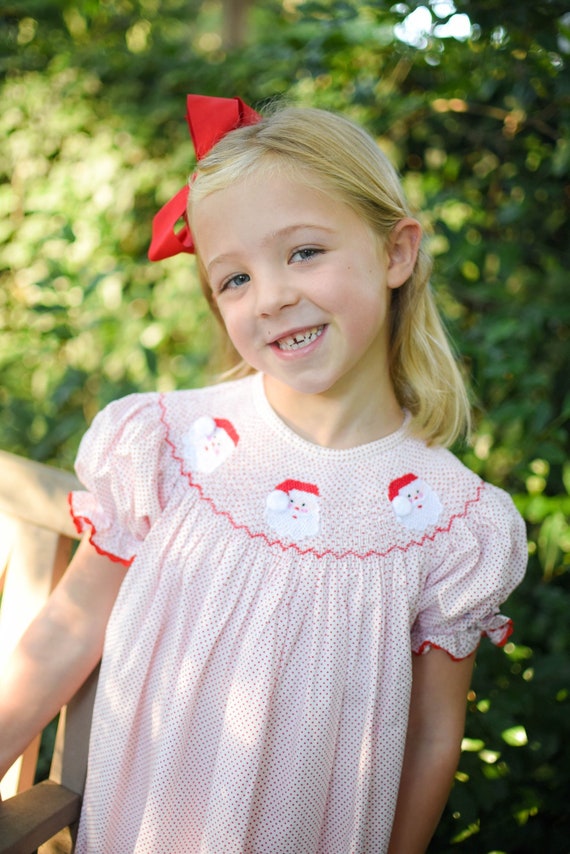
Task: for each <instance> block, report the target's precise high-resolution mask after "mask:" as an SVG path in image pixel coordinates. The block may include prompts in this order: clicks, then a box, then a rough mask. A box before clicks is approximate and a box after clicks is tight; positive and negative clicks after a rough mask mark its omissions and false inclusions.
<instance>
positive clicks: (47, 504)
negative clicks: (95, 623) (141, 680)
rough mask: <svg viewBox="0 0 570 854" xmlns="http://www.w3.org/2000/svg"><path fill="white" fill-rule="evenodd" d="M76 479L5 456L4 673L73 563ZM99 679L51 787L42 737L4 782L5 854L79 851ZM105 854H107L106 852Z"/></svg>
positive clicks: (67, 716)
mask: <svg viewBox="0 0 570 854" xmlns="http://www.w3.org/2000/svg"><path fill="white" fill-rule="evenodd" d="M78 486H79V484H78V481H77V480H76V478H75V477H74V476H73V475H71V474H69V473H68V472H63V471H60V470H58V469H55V468H52V467H50V466H46V465H42V464H40V463H35V462H31V461H30V460H25V459H22V458H21V457H17V456H15V455H13V454H8V453H6V452H5V451H0V592H1V593H2V601H1V603H0V667H1V666H2V664H3V662H4V661H5V660H6V658H7V656H8V655H9V653H10V651H11V649H12V648H13V646H14V645H15V643H16V642H17V640H18V638H19V637H20V635H21V634H22V632H23V631H24V629H25V628H26V626H27V625H28V623H29V622H30V620H31V619H32V618H33V616H34V615H35V614H36V613H37V611H38V610H39V609H40V608H41V606H42V604H43V603H44V602H45V600H46V598H47V597H48V596H49V594H50V591H51V590H52V589H53V587H54V586H55V585H56V584H57V582H58V580H59V579H60V578H61V576H62V574H63V573H64V572H65V568H66V566H67V564H68V562H69V558H70V555H71V553H72V548H73V543H74V540H76V539H77V536H78V535H77V533H76V531H75V528H74V526H73V522H72V520H71V517H70V515H69V511H68V505H67V495H68V493H69V492H70V490H73V489H77V488H78ZM96 682H97V673H94V674H92V676H91V677H90V678H89V679H88V680H87V682H86V683H85V684H84V685H83V687H82V688H81V689H80V691H79V692H78V693H77V694H76V696H75V697H74V698H73V700H72V701H71V702H70V703H69V704H68V705H67V707H66V708H64V709H62V711H61V712H60V716H59V723H58V729H57V736H56V743H55V749H54V752H53V757H52V762H51V770H50V775H49V780H46V781H43V782H41V783H39V784H37V785H33V784H34V778H35V773H36V764H37V759H38V751H39V745H40V737H38V738H37V739H35V741H34V742H33V743H32V744H31V745H30V746H29V747H28V748H27V750H26V751H25V753H24V754H23V756H22V757H21V758H20V759H19V760H18V761H17V762H16V763H15V764H14V765H13V766H12V768H11V769H10V771H9V772H8V773H7V774H6V776H5V777H4V779H3V780H2V785H1V792H2V798H3V803H2V804H0V854H29V853H30V852H35V851H36V850H37V851H39V852H41V854H56V852H57V854H63V852H66V854H67V852H71V851H73V846H74V839H75V833H76V831H77V823H78V819H79V811H80V808H81V795H82V792H83V787H84V783H85V774H86V769H87V751H88V741H89V730H90V727H91V713H92V707H93V699H94V696H95V688H96ZM102 854H103V852H102Z"/></svg>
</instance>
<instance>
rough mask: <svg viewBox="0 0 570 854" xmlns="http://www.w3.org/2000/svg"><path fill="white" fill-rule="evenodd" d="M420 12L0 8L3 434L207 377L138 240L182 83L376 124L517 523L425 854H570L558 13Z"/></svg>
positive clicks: (162, 275)
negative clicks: (518, 543)
mask: <svg viewBox="0 0 570 854" xmlns="http://www.w3.org/2000/svg"><path fill="white" fill-rule="evenodd" d="M420 5H421V4H420V2H419V0H418V2H415V0H409V2H407V3H401V4H397V5H391V4H388V3H384V2H377V1H376V2H374V0H370V2H366V3H363V2H357V0H344V1H343V0H311V2H298V0H286V2H283V3H280V2H277V0H270V2H267V3H260V4H257V5H256V6H254V8H253V9H252V12H251V14H250V20H249V28H248V33H249V36H248V39H247V43H246V44H245V45H243V46H242V47H241V48H240V49H235V50H233V51H232V52H228V51H227V50H226V49H225V48H224V45H223V43H222V39H221V37H220V35H219V33H220V31H221V21H220V14H221V7H220V4H219V3H216V2H213V0H211V2H202V3H201V2H198V0H186V2H183V0H105V2H101V3H96V2H93V0H82V2H77V3H73V4H72V3H67V2H66V3H56V2H55V0H52V2H45V0H42V2H39V0H28V2H27V3H26V4H19V3H17V2H16V3H12V4H11V5H10V7H9V8H6V9H4V10H3V11H2V12H1V13H0V15H1V16H2V20H1V22H0V73H1V74H2V82H1V87H2V88H1V99H2V110H1V111H0V175H1V178H2V184H1V185H0V210H1V212H2V214H3V216H2V218H1V219H0V277H1V278H0V285H1V287H0V317H1V319H2V325H3V333H2V337H1V338H0V371H1V376H2V387H1V389H0V405H1V408H2V415H1V419H0V446H2V447H4V448H7V449H9V450H13V451H15V452H17V453H21V454H25V455H28V456H31V457H33V458H36V459H39V460H46V461H53V462H56V463H57V464H59V465H63V466H67V467H70V466H71V465H72V462H73V458H74V456H75V452H76V449H77V444H78V442H79V439H80V437H81V435H82V433H83V432H84V429H85V427H86V425H87V423H88V422H89V421H90V419H91V417H92V416H93V414H94V413H95V411H97V410H98V409H99V408H100V407H101V406H102V405H103V404H105V403H106V402H107V401H109V400H111V399H113V398H116V397H119V396H120V395H122V394H125V393H127V392H129V391H134V390H144V389H151V388H157V387H158V388H161V389H168V388H175V387H184V386H191V385H197V384H199V383H203V382H205V381H207V380H208V377H209V374H208V371H207V363H208V353H209V351H210V349H211V337H212V332H211V329H210V324H209V320H208V316H207V312H206V308H205V306H204V304H203V301H202V299H201V297H200V295H199V293H198V289H197V286H196V281H195V276H194V272H193V268H192V262H191V260H189V259H188V258H187V257H185V258H176V259H172V260H169V261H167V262H165V263H163V264H160V265H150V264H148V263H147V261H146V257H145V256H146V248H147V246H148V242H149V237H150V221H151V218H152V215H153V214H154V212H155V211H156V210H157V209H158V207H159V206H160V205H161V204H162V203H163V202H164V201H166V200H167V199H168V198H169V197H170V196H171V195H172V194H173V193H174V192H175V191H176V190H177V189H178V188H179V187H180V186H181V184H182V182H183V181H184V180H185V178H186V176H187V175H188V173H189V172H190V171H191V169H192V150H191V144H190V142H189V140H188V136H187V131H186V127H185V123H184V120H183V115H184V95H185V94H186V92H189V91H194V92H204V93H207V94H212V95H222V96H229V95H232V94H234V93H235V94H240V95H241V96H242V97H244V98H245V99H246V100H247V101H249V102H250V103H253V104H254V105H256V106H263V104H264V103H266V102H268V101H271V100H272V99H274V98H276V97H283V96H286V97H287V98H289V99H290V100H292V101H293V102H297V103H302V104H308V103H310V104H313V105H316V106H321V107H325V108H330V109H335V110H339V111H341V112H343V113H345V114H346V115H348V116H349V117H352V118H354V119H355V120H357V121H360V122H363V123H364V124H366V125H367V126H368V127H369V128H370V129H371V130H372V132H373V133H374V134H375V135H376V136H377V138H378V141H379V144H380V145H381V146H382V147H383V148H384V149H385V150H386V151H387V153H388V154H389V155H390V156H391V157H392V159H393V160H394V162H395V163H396V164H397V165H398V167H399V168H400V170H401V171H402V174H403V178H404V182H405V185H406V189H407V191H408V195H409V197H410V199H411V201H412V202H413V204H414V205H415V206H416V207H417V208H418V209H419V210H420V211H421V214H420V216H421V218H422V221H423V224H424V226H425V228H426V232H427V239H428V241H429V244H430V246H431V249H432V251H433V254H434V256H435V260H436V266H435V273H434V287H435V290H436V294H437V296H438V299H439V302H440V305H441V307H442V310H443V313H444V316H445V318H446V321H447V323H448V326H449V328H450V331H451V333H452V335H453V337H454V339H455V340H456V342H457V344H458V350H459V351H460V352H461V355H462V358H463V360H464V362H465V365H466V368H467V370H468V371H469V373H470V374H471V376H472V377H473V395H474V403H475V406H476V412H477V423H476V429H475V433H474V436H473V441H472V443H471V444H470V445H469V446H468V447H463V448H460V449H459V451H460V453H461V456H462V457H463V458H464V459H465V461H466V462H467V464H468V465H470V466H471V467H472V468H473V469H474V470H475V471H477V472H479V473H480V474H481V476H483V477H485V478H486V479H488V480H491V481H492V482H494V483H498V484H499V485H501V486H504V487H506V488H508V489H509V490H510V491H511V492H512V493H513V494H514V496H515V500H516V502H517V505H518V506H519V509H520V510H521V512H522V513H523V515H524V516H525V518H526V520H527V522H528V532H529V550H530V557H531V562H530V568H529V573H528V576H527V578H526V580H525V582H524V584H523V585H522V586H521V588H520V589H519V590H518V591H517V592H516V593H515V594H514V595H513V596H512V597H511V601H510V602H509V603H508V605H507V607H506V611H507V612H510V613H512V615H513V617H514V618H515V627H516V628H515V634H514V635H513V638H512V641H513V642H512V643H509V644H508V645H507V647H506V648H505V650H504V651H503V652H497V651H496V650H494V649H492V648H491V647H490V645H489V644H483V645H482V647H481V650H480V654H479V657H478V664H477V668H476V674H475V681H474V686H473V692H472V694H471V695H470V696H471V699H470V702H469V711H468V717H467V732H466V741H465V750H464V752H463V755H462V761H461V765H460V769H459V772H458V779H457V782H456V785H455V787H454V790H453V792H452V796H451V800H450V805H449V808H448V810H447V811H446V813H445V816H444V819H443V821H442V824H441V826H440V828H439V830H438V832H437V836H436V838H435V840H434V842H433V845H432V846H431V848H430V851H433V852H434V854H435V853H436V852H437V854H447V852H453V851H459V852H465V854H481V852H498V851H501V852H509V854H518V853H519V852H521V854H523V852H529V854H530V852H534V851H536V850H537V849H542V850H545V851H548V852H549V854H567V852H568V842H567V840H568V839H569V838H570V827H569V819H568V810H567V805H566V800H565V799H566V796H567V792H568V788H569V779H568V775H569V770H568V769H569V768H570V756H569V755H568V743H569V741H570V739H569V734H570V733H569V724H568V720H569V707H568V706H569V702H570V699H569V694H568V692H569V690H570V688H569V686H570V672H569V669H570V665H569V662H570V654H569V653H570V650H569V642H570V641H569V639H570V631H569V629H568V620H567V614H568V613H569V612H570V589H569V583H570V582H569V578H570V576H569V572H568V566H569V563H570V526H569V524H568V519H569V516H570V466H569V464H568V463H567V462H566V461H567V458H568V416H569V414H570V387H569V382H568V375H569V371H568V359H567V352H568V340H569V325H570V324H569V319H570V317H569V315H570V301H569V299H568V295H567V288H568V285H567V270H568V268H569V267H570V247H569V244H568V239H567V223H568V209H569V205H570V178H569V173H570V143H569V141H568V140H569V134H568V131H569V126H570V77H569V75H568V70H567V65H568V62H569V61H570V60H569V57H570V18H569V16H568V14H567V7H566V4H563V3H561V2H559V0H548V2H547V0H537V2H535V3H532V4H531V3H525V2H524V0H523V2H519V3H510V4H508V9H507V8H505V5H504V3H499V2H498V0H455V7H456V8H455V11H456V12H457V13H463V14H467V15H468V16H469V19H470V22H471V34H470V36H469V37H461V38H454V37H452V36H450V35H445V29H444V30H443V31H442V29H441V27H444V26H445V25H446V24H447V23H448V22H449V21H450V20H453V16H454V14H455V13H454V10H453V8H452V7H451V6H450V4H447V5H446V4H441V3H440V4H439V5H438V4H436V3H435V2H433V3H432V4H431V7H430V8H431V22H430V25H429V26H428V27H426V28H425V31H424V32H423V33H422V32H418V31H417V30H416V32H415V34H414V35H412V36H408V37H407V42H406V41H404V40H402V39H403V32H404V31H403V30H401V29H400V30H398V32H399V34H400V36H401V38H400V39H398V38H397V37H396V35H395V31H394V27H395V25H397V24H402V21H404V20H407V21H408V23H409V20H410V18H409V15H410V13H412V12H413V11H414V10H415V9H416V7H419V6H420ZM425 11H427V7H424V20H425ZM438 13H439V16H438Z"/></svg>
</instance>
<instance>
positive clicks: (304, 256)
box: [290, 246, 323, 262]
mask: <svg viewBox="0 0 570 854" xmlns="http://www.w3.org/2000/svg"><path fill="white" fill-rule="evenodd" d="M322 253H323V250H322V249H315V248H314V246H305V247H303V249H297V250H296V251H295V252H293V254H292V255H291V259H290V261H293V262H294V261H301V262H303V261H310V260H311V258H314V257H315V255H321V254H322Z"/></svg>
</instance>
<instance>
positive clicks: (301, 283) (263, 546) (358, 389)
mask: <svg viewBox="0 0 570 854" xmlns="http://www.w3.org/2000/svg"><path fill="white" fill-rule="evenodd" d="M188 108H189V124H190V129H191V132H192V134H193V137H194V140H195V143H196V148H197V155H198V160H199V162H198V169H197V172H196V174H195V175H194V177H193V179H192V182H191V190H190V193H189V194H188V190H184V191H181V193H179V194H178V195H177V196H176V197H175V199H173V200H172V201H171V202H170V203H169V204H168V205H167V206H166V207H165V209H163V211H161V213H160V214H159V215H158V216H157V219H156V222H155V235H154V240H153V244H152V247H151V257H153V258H162V257H166V256H168V255H171V254H173V253H174V252H178V251H184V252H192V251H194V250H195V251H196V256H197V261H198V268H199V271H200V277H201V280H202V284H203V287H204V289H205V292H206V295H207V298H208V300H209V302H210V304H211V306H212V309H213V311H214V312H215V313H216V315H217V316H218V317H219V318H220V319H221V320H222V322H223V325H224V328H225V330H226V331H227V335H228V336H229V340H230V341H231V344H232V345H233V348H234V349H235V352H236V354H237V359H238V360H239V359H241V361H240V362H239V365H238V373H240V374H241V376H240V377H239V378H237V379H233V380H231V381H228V382H225V383H223V384H221V385H218V386H215V387H211V388H205V389H201V390H199V391H179V392H173V393H169V394H138V395H132V396H130V397H128V398H126V399H123V400H119V401H117V402H115V403H114V404H111V405H110V406H109V407H107V408H106V409H105V410H104V411H103V412H102V413H101V414H100V415H99V416H98V417H97V418H96V419H95V421H94V423H93V425H92V427H91V429H90V430H89V431H88V433H87V434H86V436H85V437H84V440H83V442H82V445H81V448H80V451H79V455H78V461H77V471H78V474H79V476H80V478H81V480H82V482H83V484H84V485H85V487H86V490H87V491H86V492H82V493H76V494H74V495H73V496H72V498H71V507H72V513H73V515H74V518H75V520H76V524H77V526H78V528H79V529H80V530H85V531H87V532H88V535H87V537H86V538H85V539H84V540H83V541H82V543H81V545H80V547H79V549H78V552H77V554H76V556H75V558H74V560H73V562H72V564H71V566H70V568H69V570H68V572H67V574H66V575H65V577H64V579H63V581H62V582H61V584H60V586H59V587H58V588H57V590H56V591H55V593H54V594H53V596H52V598H51V600H50V601H49V603H48V604H47V606H46V608H45V609H44V611H43V612H42V613H41V614H40V616H39V617H38V618H37V619H36V621H35V622H34V623H33V624H32V626H31V628H30V629H29V630H28V632H27V634H26V635H25V636H24V638H23V641H22V642H21V644H20V646H19V648H18V650H17V652H16V654H15V656H14V658H13V660H12V665H11V667H10V668H9V669H8V671H7V672H6V674H5V676H4V684H3V690H2V693H1V697H2V701H1V707H0V733H1V746H0V771H3V770H5V769H6V768H7V767H8V766H9V764H10V762H11V761H13V759H14V758H15V757H16V756H17V755H18V753H19V752H20V751H21V750H22V748H23V747H24V746H25V744H26V743H27V742H28V741H29V739H30V738H31V736H32V735H33V734H34V733H35V732H36V731H37V730H38V729H39V728H40V727H41V726H43V725H44V724H45V723H46V722H47V721H48V720H49V719H50V718H51V717H52V716H53V715H54V714H55V712H56V711H57V709H58V708H59V707H60V706H61V705H62V703H64V702H65V701H66V700H67V699H68V698H69V697H70V696H71V695H72V694H73V692H74V691H75V690H76V689H77V687H78V686H79V685H80V684H81V682H82V681H83V679H84V678H85V677H86V675H87V674H88V672H89V671H90V670H91V669H92V668H93V666H94V665H95V663H96V662H97V660H98V659H99V657H100V655H101V652H102V650H103V662H102V669H101V675H100V680H99V690H98V696H97V700H96V707H95V713H94V723H93V731H92V739H91V750H90V757H91V758H90V768H89V774H88V780H87V786H86V793H85V800H84V807H83V814H82V820H81V826H80V831H79V839H78V843H77V850H78V852H80V854H111V852H112V854H131V852H139V854H142V852H145V854H150V852H172V854H189V852H196V854H198V852H200V854H206V852H207V854H231V852H235V854H238V852H240V854H245V852H248V854H313V852H314V854H316V852H320V853H321V854H349V852H350V854H356V853H357V852H359V854H365V852H366V854H380V852H389V854H416V852H417V853H418V854H419V852H423V851H425V849H426V846H427V845H428V842H429V840H430V838H431V836H432V833H433V831H434V828H435V826H436V824H437V821H438V819H439V816H440V814H441V810H442V808H443V806H444V803H445V801H446V798H447V795H448V791H449V788H450V785H451V781H452V779H453V775H454V771H455V767H456V764H457V760H458V755H459V750H460V743H461V738H462V732H463V726H464V718H465V697H466V693H467V690H468V687H469V682H470V678H471V672H472V667H473V660H474V655H475V650H476V648H477V645H478V643H479V640H480V637H481V635H482V634H485V635H487V636H488V637H490V639H491V640H492V641H493V642H494V643H497V644H502V643H503V642H504V641H505V640H506V638H507V636H508V635H509V633H510V623H509V621H508V620H507V619H506V618H505V617H502V616H500V615H499V614H498V606H499V604H500V603H501V602H502V601H503V600H504V599H505V598H506V597H507V595H508V594H509V592H510V591H511V590H512V588H513V587H514V586H515V585H516V584H518V582H519V581H520V580H521V577H522V574H523V571H524V566H525V554H526V547H525V536H524V529H523V524H522V520H521V519H520V517H519V516H518V514H517V512H516V511H515V509H514V507H513V505H512V502H511V500H510V499H509V497H508V496H507V495H506V494H505V493H503V492H501V491H500V490H498V489H497V488H495V487H493V486H490V485H488V484H485V483H483V482H481V481H480V479H479V478H478V477H476V476H475V475H474V474H473V473H471V472H470V471H468V470H466V469H465V468H464V467H463V465H462V464H461V463H460V462H459V461H458V460H457V459H456V458H454V457H453V456H452V455H451V454H450V452H449V451H447V450H445V446H446V445H448V444H450V443H451V441H452V440H453V439H454V438H455V437H456V436H457V435H458V434H459V433H460V432H461V431H462V430H463V429H464V427H465V425H466V422H467V403H466V394H465V390H464V388H463V385H462V382H461V379H460V376H459V374H458V371H457V369H456V367H455V364H454V361H453V358H452V356H451V353H450V350H449V347H448V345H447V343H446V340H445V336H444V333H443V331H442V326H441V324H440V321H439V319H438V316H437V313H436V310H435V308H434V304H433V299H432V296H431V294H430V290H429V285H428V274H429V262H428V260H427V258H426V256H425V253H424V250H423V248H422V246H421V231H420V226H419V224H418V222H417V221H416V220H415V219H413V218H412V217H411V216H410V214H409V211H408V209H407V207H406V203H405V201H404V198H403V195H402V190H401V188H400V184H399V181H398V179H397V176H396V174H395V172H394V170H393V169H392V167H391V166H390V164H389V163H388V162H387V160H386V158H385V157H384V156H383V155H382V154H381V152H380V151H379V150H378V148H377V146H376V145H375V144H374V142H373V141H372V140H371V139H370V138H369V137H368V136H367V135H366V134H365V133H364V132H363V131H362V130H360V129H359V128H357V127H355V126H353V125H352V124H351V123H349V122H347V121H346V120H344V119H342V118H339V117H338V116H334V115H331V114H329V113H326V112H321V111H319V110H309V109H295V108H288V109H287V108H286V109H283V110H281V111H278V112H275V113H274V114H273V115H270V116H268V117H266V118H263V119H261V117H259V116H258V115H257V114H256V113H254V112H253V111H252V110H250V109H249V108H248V107H246V106H245V105H244V104H243V103H242V102H241V101H239V100H238V99H228V100H226V99H211V98H200V97H196V96H190V97H189V99H188ZM214 143H216V144H215V145H214ZM212 145H214V147H213V148H212ZM210 149H211V151H210ZM186 206H187V210H186V218H187V222H186V225H185V226H184V228H183V230H182V232H178V233H177V234H175V233H174V232H173V230H172V226H173V224H174V222H175V221H176V220H177V218H178V215H179V213H181V211H182V209H183V208H186ZM236 376H238V374H236ZM104 638H105V639H104ZM103 646H104V649H103ZM46 650H47V654H46V652H45V651H46Z"/></svg>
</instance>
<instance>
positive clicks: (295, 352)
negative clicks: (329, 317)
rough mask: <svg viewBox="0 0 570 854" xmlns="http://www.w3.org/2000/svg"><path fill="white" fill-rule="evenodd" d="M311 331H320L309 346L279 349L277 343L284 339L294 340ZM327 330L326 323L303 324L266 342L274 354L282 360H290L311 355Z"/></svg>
mask: <svg viewBox="0 0 570 854" xmlns="http://www.w3.org/2000/svg"><path fill="white" fill-rule="evenodd" d="M311 329H321V332H320V334H319V335H317V336H316V338H314V340H313V341H311V342H310V343H309V344H307V345H305V346H304V347H299V348H296V349H290V350H282V349H281V348H280V347H279V344H278V342H279V341H282V340H283V339H284V338H294V337H295V336H297V335H302V334H303V333H306V332H308V331H309V330H311ZM327 329H328V324H327V323H310V324H305V325H303V326H296V327H294V328H292V329H287V330H286V331H284V332H280V333H279V335H276V336H275V337H274V338H273V339H272V340H271V341H269V342H268V346H269V347H271V349H272V350H273V352H274V353H276V354H277V355H278V356H279V357H280V358H282V359H292V358H300V357H301V356H303V355H305V354H309V353H312V352H313V351H314V350H315V349H316V348H317V347H318V346H319V344H320V342H321V341H322V339H323V338H324V336H325V335H326V332H327Z"/></svg>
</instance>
